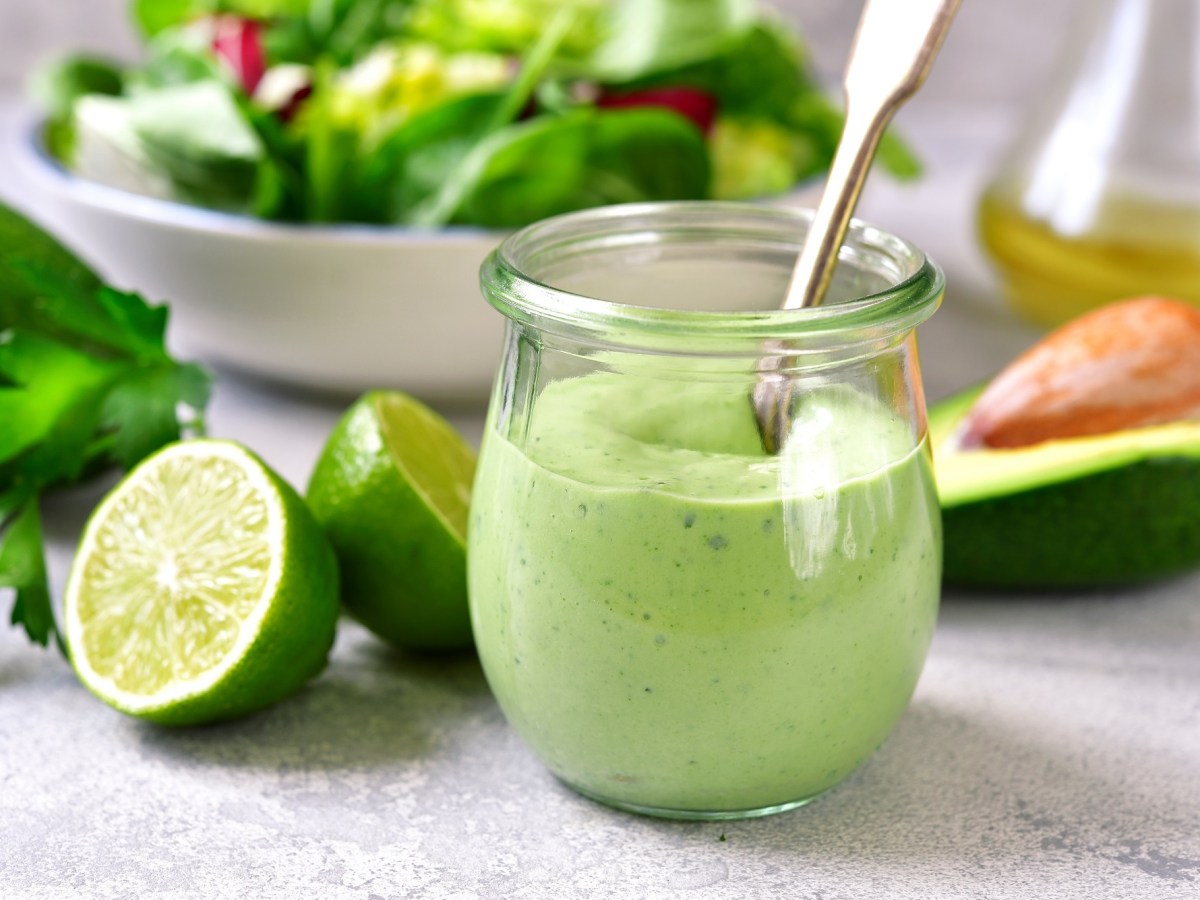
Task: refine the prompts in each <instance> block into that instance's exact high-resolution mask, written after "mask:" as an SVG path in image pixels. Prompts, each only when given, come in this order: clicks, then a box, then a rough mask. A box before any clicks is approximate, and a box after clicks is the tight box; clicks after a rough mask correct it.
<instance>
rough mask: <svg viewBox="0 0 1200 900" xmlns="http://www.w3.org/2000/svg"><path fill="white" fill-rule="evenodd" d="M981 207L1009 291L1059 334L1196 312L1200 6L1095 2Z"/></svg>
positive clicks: (1199, 294)
mask: <svg viewBox="0 0 1200 900" xmlns="http://www.w3.org/2000/svg"><path fill="white" fill-rule="evenodd" d="M1072 33H1073V37H1074V43H1073V45H1071V46H1068V47H1067V48H1064V50H1063V51H1062V53H1061V55H1060V57H1059V60H1058V69H1057V71H1056V73H1055V74H1054V75H1053V76H1052V78H1051V79H1050V81H1049V82H1048V84H1047V87H1046V88H1045V90H1044V91H1043V93H1042V94H1041V97H1040V102H1039V104H1038V105H1037V107H1036V108H1035V109H1033V110H1032V116H1031V117H1030V119H1029V121H1028V122H1027V124H1026V126H1025V127H1024V129H1022V131H1021V133H1020V135H1019V137H1018V139H1017V141H1016V142H1015V144H1014V146H1013V147H1012V148H1011V149H1010V150H1009V152H1008V154H1007V155H1006V156H1005V158H1004V159H1003V161H1002V162H1001V164H1000V166H999V167H998V170H997V172H996V174H995V176H994V178H993V179H992V181H991V183H990V184H989V185H988V187H987V188H986V190H985V191H984V194H983V197H982V199H981V201H980V205H979V222H978V224H979V233H980V238H981V240H982V243H983V246H984V248H985V249H986V251H987V252H988V254H989V255H990V257H991V259H992V261H993V263H994V265H995V269H996V272H997V275H998V276H999V279H1000V283H1001V286H1002V289H1003V290H1004V292H1005V294H1006V295H1007V297H1008V299H1009V300H1010V302H1011V303H1012V305H1013V307H1014V308H1015V309H1016V310H1017V312H1018V313H1020V314H1021V315H1022V316H1024V317H1025V318H1028V319H1030V320H1032V321H1034V322H1037V323H1039V324H1042V325H1046V326H1052V325H1057V324H1059V323H1061V322H1064V321H1066V320H1067V319H1069V318H1072V317H1073V316H1076V315H1079V314H1080V313H1083V312H1086V311H1087V310H1090V309H1093V308H1095V307H1097V306H1100V305H1102V304H1104V303H1107V302H1110V301H1113V300H1120V299H1123V298H1126V297H1132V296H1138V295H1142V294H1161V295H1165V296H1169V297H1176V298H1178V299H1181V300H1186V301H1189V302H1192V303H1196V304H1197V305H1200V0H1095V2H1089V3H1087V4H1084V5H1082V6H1081V20H1080V22H1079V23H1078V24H1077V27H1076V28H1074V29H1072Z"/></svg>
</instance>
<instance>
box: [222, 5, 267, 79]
mask: <svg viewBox="0 0 1200 900" xmlns="http://www.w3.org/2000/svg"><path fill="white" fill-rule="evenodd" d="M214 24H215V34H214V37H213V42H212V49H213V52H214V53H215V54H216V55H217V58H218V59H220V60H222V61H223V62H224V63H225V64H226V65H228V66H229V67H230V68H231V69H232V70H233V73H234V75H235V76H236V77H237V80H238V81H239V82H240V83H241V85H242V88H243V89H244V90H245V92H246V93H247V94H253V93H254V89H255V88H257V87H258V83H259V82H260V81H262V77H263V73H264V72H266V70H267V60H266V54H265V52H264V51H263V44H262V25H261V24H260V23H258V22H255V21H254V20H253V19H243V18H240V17H239V16H218V17H217V18H216V20H215V23H214Z"/></svg>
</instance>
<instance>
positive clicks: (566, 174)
mask: <svg viewBox="0 0 1200 900" xmlns="http://www.w3.org/2000/svg"><path fill="white" fill-rule="evenodd" d="M498 137H502V140H498V141H496V142H495V144H494V145H493V147H492V148H491V153H490V154H489V156H488V158H487V160H486V162H485V164H484V165H483V166H482V167H481V169H480V171H479V172H478V174H477V176H476V177H475V180H474V183H473V184H472V185H471V186H470V190H469V191H467V192H466V196H465V199H464V201H463V203H462V205H461V207H460V208H459V210H458V211H457V212H456V214H455V216H454V218H455V220H456V221H464V222H471V223H473V224H478V225H483V226H484V227H489V228H513V227H517V226H519V225H523V224H524V223H526V222H528V221H530V220H532V219H540V218H545V217H546V216H552V215H557V214H559V213H564V212H570V211H572V210H576V209H585V208H588V207H592V206H603V205H605V204H609V203H630V202H637V201H643V200H671V199H700V198H702V197H704V196H705V195H706V193H707V189H708V181H709V168H708V153H707V150H706V149H705V145H704V138H703V136H702V135H701V134H700V132H699V131H698V130H697V129H696V128H695V126H693V125H692V124H691V123H690V122H688V121H687V120H686V119H684V118H683V117H682V116H679V115H678V114H676V113H673V112H670V111H669V110H664V109H657V108H652V107H646V108H642V109H620V110H594V109H580V110H578V111H576V112H573V113H571V114H568V115H566V116H563V117H561V118H557V119H548V120H535V121H532V122H529V123H526V124H524V125H518V126H514V127H512V128H510V129H508V130H507V131H506V132H504V133H503V134H502V135H500V136H498Z"/></svg>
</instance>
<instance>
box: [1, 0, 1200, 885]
mask: <svg viewBox="0 0 1200 900" xmlns="http://www.w3.org/2000/svg"><path fill="white" fill-rule="evenodd" d="M4 2H7V0H4ZM5 109H7V113H8V115H7V116H2V115H0V138H5V137H7V134H6V133H5V132H7V131H9V130H10V129H11V112H12V107H11V104H10V105H9V106H8V107H7V108H5V107H0V113H3V112H4V111H5ZM927 109H929V108H927ZM1004 121H1005V120H1004V117H1003V116H1000V117H997V116H996V115H993V114H987V115H976V114H973V113H971V112H970V111H969V110H967V109H965V108H962V107H953V108H946V109H942V110H932V111H930V112H926V113H923V114H920V115H914V116H911V117H910V118H909V119H908V122H907V128H908V131H909V133H910V135H911V136H912V137H913V139H914V140H915V141H916V143H917V144H918V146H919V147H920V148H921V150H922V152H923V153H924V155H925V156H926V158H927V159H928V160H929V164H930V169H929V174H928V177H927V178H926V179H925V180H924V181H923V182H921V183H920V184H919V185H917V186H913V187H898V186H895V185H891V184H888V183H887V182H885V181H881V182H876V183H873V184H872V185H871V187H870V188H869V191H868V194H867V196H866V198H865V200H864V207H863V210H862V211H863V213H864V215H865V216H866V217H868V218H871V219H873V220H875V221H878V222H879V223H880V224H882V225H885V226H887V227H891V228H895V229H897V230H900V231H902V232H903V233H905V234H907V235H908V236H910V237H912V238H913V239H914V240H915V241H917V242H918V243H919V244H921V245H922V246H924V247H926V248H927V249H929V250H930V251H931V253H933V254H934V255H935V256H936V257H937V258H938V259H939V260H940V261H941V262H942V263H943V265H944V266H945V267H946V270H947V273H948V276H949V279H950V289H949V292H948V295H947V300H946V304H945V306H944V307H943V309H942V311H941V312H939V313H938V314H937V315H936V316H935V317H934V319H933V320H932V321H931V322H930V323H929V324H928V325H927V326H925V327H924V329H923V331H922V348H923V356H924V365H925V374H926V381H927V385H928V386H929V392H930V395H931V396H940V395H942V394H945V393H947V392H948V391H950V390H952V389H954V388H957V387H960V386H962V385H964V384H967V383H969V382H970V381H972V380H975V379H978V378H980V377H982V376H983V375H985V374H987V373H988V372H989V371H991V370H992V369H994V368H996V367H998V366H999V365H1000V364H1001V363H1002V362H1003V361H1004V360H1005V359H1006V358H1007V357H1008V356H1010V355H1011V354H1012V353H1013V352H1015V351H1016V350H1017V349H1019V348H1020V347H1021V346H1023V345H1024V344H1025V343H1026V342H1027V341H1028V340H1029V339H1030V337H1031V333H1030V332H1029V331H1028V330H1026V329H1024V328H1022V327H1021V326H1019V325H1017V324H1015V323H1014V322H1013V321H1012V320H1011V318H1010V317H1009V316H1008V315H1007V314H1006V313H1005V312H1004V311H1003V310H1002V309H1001V308H1000V306H999V304H998V303H997V301H996V300H995V298H994V296H993V292H992V288H991V285H990V281H989V278H988V275H987V272H986V270H985V269H984V267H983V265H982V261H981V260H980V258H979V255H978V251H977V250H976V249H975V246H974V243H973V238H972V233H971V228H970V225H969V218H970V213H971V207H972V204H973V201H974V197H975V196H976V195H977V191H978V186H979V177H980V173H981V172H982V171H983V170H984V168H985V167H986V165H987V161H988V159H989V157H990V156H991V155H993V154H994V153H995V150H996V148H997V146H998V142H999V139H1000V138H1001V136H1002V133H1003V130H1004ZM6 122H7V124H6ZM10 172H11V169H10V168H9V167H8V166H7V164H6V162H5V161H4V160H3V159H0V173H4V175H5V177H4V178H0V193H5V194H9V195H19V196H23V197H24V199H25V201H26V202H28V201H29V200H30V198H29V197H28V196H27V195H22V187H23V186H22V185H20V184H19V183H17V182H15V181H13V180H12V179H11V178H10V177H8V173H10ZM338 408H339V404H336V403H323V402H318V401H314V400H308V399H303V398H298V397H295V396H290V395H284V394H277V393H272V392H270V391H268V390H265V389H262V388H259V387H256V386H253V385H248V384H245V383H241V382H239V381H237V380H236V379H234V378H232V377H223V378H222V379H221V381H220V385H219V389H218V392H217V395H216V399H215V402H214V408H213V411H212V416H211V420H212V426H213V430H214V432H215V433H217V434H220V435H224V436H231V437H237V438H239V439H241V440H244V441H246V442H247V443H248V444H249V445H250V446H252V447H254V448H255V449H257V450H259V451H260V452H261V453H262V454H263V455H264V456H265V457H266V458H267V459H268V460H269V461H270V462H272V463H273V464H274V465H275V466H276V467H278V468H279V469H280V471H281V472H282V473H283V474H284V475H285V476H286V477H288V478H291V479H292V480H294V481H297V482H303V481H304V479H305V477H306V475H307V472H308V469H309V467H310V466H311V464H312V461H313V459H314V458H315V455H316V452H317V449H318V447H319V446H320V443H321V441H322V439H323V437H324V434H325V433H326V431H327V429H328V427H329V426H330V424H331V423H332V421H333V420H334V418H335V416H336V414H337V411H338ZM457 420H458V421H459V423H460V424H462V425H463V426H464V427H465V428H466V429H467V430H468V431H470V432H472V433H473V434H476V435H477V434H478V429H479V418H478V412H477V411H469V410H468V411H460V412H459V413H458V414H457ZM100 489H101V488H100V486H92V487H88V488H85V489H81V490H78V491H75V492H72V493H69V494H65V495H62V496H60V497H59V498H57V499H55V500H54V501H53V502H52V503H50V504H48V505H47V509H46V520H47V526H48V529H49V530H50V532H51V534H52V542H51V548H50V549H51V563H52V569H53V571H54V574H55V578H56V580H58V581H59V582H60V583H61V579H62V576H63V573H64V571H65V568H66V565H67V563H68V560H69V557H70V551H71V547H72V546H73V543H74V540H75V538H76V536H77V534H78V530H79V527H80V525H81V523H82V520H83V516H84V515H85V512H86V510H87V509H88V508H90V506H91V505H92V504H93V503H94V502H95V501H96V500H97V499H98V497H99V492H100ZM722 836H724V838H725V839H724V840H722ZM71 895H82V896H89V897H92V896H95V897H142V896H150V895H155V896H163V897H196V896H204V897H241V896H255V897H259V896H262V897H297V896H330V897H364V898H365V897H430V898H455V900H466V898H494V897H520V898H569V897H598V898H605V897H652V898H690V897H703V898H748V897H789V898H802V900H873V898H880V900H882V898H888V900H906V898H921V900H931V898H964V900H975V898H978V900H985V898H986V900H1008V898H1013V900H1016V898H1021V900H1025V898H1044V900H1058V898H1101V897H1103V898H1122V900H1174V898H1197V897H1200V577H1192V578H1187V579H1184V580H1180V581H1175V582H1171V583H1168V584H1164V585H1160V586H1156V587H1152V588H1148V589H1145V590H1140V591H1128V592H1119V593H1112V594H1094V595H1085V596H1073V597H1061V596H1059V597H1053V596H1046V597H1030V598H1025V599H1017V598H1013V597H994V598H978V597H976V598H969V597H962V596H950V597H948V598H946V602H945V604H944V606H943V612H942V617H941V621H940V624H939V628H938V632H937V635H936V637H935V640H934V645H933V650H932V654H931V656H930V660H929V664H928V666H927V668H926V672H925V675H924V677H923V679H922V681H921V684H920V687H919V688H918V691H917V696H916V698H915V700H914V702H913V704H912V707H911V709H910V710H909V712H908V714H907V715H906V716H905V718H904V719H903V721H902V722H901V724H900V726H899V727H898V729H897V730H896V732H895V733H894V734H893V736H892V737H891V738H890V739H889V741H888V742H887V743H886V744H885V745H884V747H883V748H882V750H881V751H880V752H879V753H878V754H877V755H876V756H875V757H874V758H873V759H871V760H870V761H869V762H868V763H867V764H866V765H865V766H864V767H863V769H862V770H861V771H860V772H859V773H858V774H856V775H855V776H854V777H852V778H851V779H850V780H849V781H848V782H846V783H845V784H844V785H842V786H841V787H840V788H838V789H837V790H836V791H834V792H833V793H831V794H830V795H828V796H826V797H825V798H823V799H821V800H819V801H817V802H816V803H814V804H813V805H811V806H809V807H807V808H805V809H802V810H798V811H796V812H792V813H788V814H785V815H782V816H777V817H773V818H770V819H763V820H759V821H751V822H741V823H726V824H704V825H694V824H678V823H667V822H656V821H652V820H648V819H643V818H638V817H633V816H629V815H626V814H622V813H618V812H614V811H610V810H607V809H605V808H602V807H599V806H597V805H595V804H593V803H590V802H589V801H586V800H583V799H581V798H578V797H576V796H574V795H573V794H571V793H570V792H569V791H567V790H566V789H564V788H562V787H560V786H559V785H558V784H557V783H555V782H554V781H553V779H551V778H550V777H549V776H548V775H547V774H546V773H545V772H544V771H543V770H542V768H541V767H540V766H539V764H538V763H537V762H536V760H534V759H533V758H532V757H531V756H530V754H529V753H528V752H527V751H526V750H525V749H524V748H523V746H522V745H521V743H520V742H519V740H518V739H517V738H516V737H515V735H514V734H513V733H512V732H511V731H510V730H509V729H508V728H507V727H506V726H505V725H504V723H503V721H502V719H501V717H500V714H499V712H498V711H497V709H496V707H495V705H494V703H493V701H492V700H491V698H490V695H489V693H488V690H487V687H486V685H485V683H484V681H483V679H482V676H481V674H480V671H479V668H478V665H477V663H476V662H475V661H474V659H473V658H472V657H469V656H468V657H462V658H457V659H450V660H436V661H434V660H422V659H416V658H411V657H405V656H401V655H398V654H394V653H389V652H387V651H385V650H383V649H382V648H381V647H380V646H379V645H377V644H376V643H375V642H374V641H372V640H371V639H370V638H369V637H368V636H367V635H365V634H364V633H363V632H362V631H361V630H359V629H358V628H357V627H355V626H352V625H347V626H346V627H344V628H343V629H342V630H341V633H340V637H339V640H338V644H337V647H336V650H335V652H334V655H333V659H332V662H331V665H330V667H329V669H328V670H327V671H326V672H325V673H324V674H323V675H322V676H320V677H319V678H318V679H317V680H316V681H314V682H313V684H312V685H311V686H310V687H309V688H308V689H306V690H305V691H304V692H302V693H301V694H300V695H298V696H297V697H295V698H293V699H292V700H290V701H287V702H285V703H282V704H280V705H279V706H277V707H275V708H274V709H271V710H269V711H267V712H265V713H263V714H260V715H258V716H256V717H253V718H251V719H247V720H245V721H243V722H239V723H234V724H229V725H223V726H219V727H214V728H205V729H197V730H192V731H184V732H171V731H163V730H160V729H156V728H151V727H148V726H144V725H141V724H139V723H136V722H133V721H130V720H128V719H125V718H123V717H121V716H120V715H118V714H117V713H114V712H111V711H110V710H108V709H107V708H105V707H104V706H103V705H101V704H100V703H98V702H97V701H95V700H94V699H92V698H91V697H90V696H88V695H87V694H86V693H85V692H84V690H83V689H82V688H81V687H80V686H79V685H78V683H77V682H76V681H75V679H74V677H73V676H72V675H71V673H70V671H69V670H68V669H67V668H66V666H65V665H64V664H63V663H62V661H61V660H59V659H58V658H57V656H55V655H54V654H53V653H49V652H42V651H38V650H35V649H31V648H29V647H27V646H26V645H25V643H24V640H23V638H22V637H21V636H20V635H19V634H18V633H16V632H15V631H12V630H0V897H5V898H7V897H19V898H24V897H35V898H36V897H62V896H71Z"/></svg>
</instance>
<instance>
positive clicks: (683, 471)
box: [468, 203, 942, 818]
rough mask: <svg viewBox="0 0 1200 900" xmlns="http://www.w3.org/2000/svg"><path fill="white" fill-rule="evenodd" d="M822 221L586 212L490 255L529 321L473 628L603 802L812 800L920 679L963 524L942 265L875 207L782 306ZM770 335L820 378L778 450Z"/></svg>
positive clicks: (768, 808) (511, 369)
mask: <svg viewBox="0 0 1200 900" xmlns="http://www.w3.org/2000/svg"><path fill="white" fill-rule="evenodd" d="M807 216H808V214H807V213H805V212H801V211H796V210H782V209H771V208H767V207H761V206H749V205H739V204H717V203H712V204H707V203H698V204H687V203H682V204H680V203H676V204H650V205H632V206H620V207H610V208H607V209H598V210H590V211H586V212H581V213H575V214H571V215H567V216H562V217H558V218H555V219H550V220H547V221H545V222H542V223H540V224H536V225H533V226H530V227H529V228H527V229H525V230H523V231H521V232H518V233H517V234H515V235H513V236H511V237H510V238H508V239H507V240H506V241H505V242H504V243H503V244H502V245H501V246H500V248H499V249H498V250H497V251H496V252H495V253H493V254H492V256H491V257H490V258H489V260H488V261H487V262H486V263H485V265H484V268H483V271H482V282H483V291H484V294H485V296H486V297H487V299H488V301H489V302H490V303H491V304H492V305H493V306H494V307H496V308H497V309H498V310H500V311H501V312H502V313H503V314H504V315H505V316H506V317H507V319H508V322H507V337H506V346H505V351H504V356H503V360H502V363H501V368H500V372H499V375H498V376H497V380H496V385H495V391H494V394H493V396H492V401H491V406H490V411H489V415H488V423H487V426H486V430H485V434H484V440H483V447H482V449H481V452H480V459H479V469H478V474H477V478H476V483H475V489H474V493H473V495H472V513H471V516H472V518H471V523H470V529H469V552H468V560H469V585H470V597H471V616H472V625H473V628H474V632H475V639H476V645H477V647H478V649H479V653H480V658H481V660H482V662H483V666H484V671H485V672H486V674H487V678H488V681H489V683H490V685H491V687H492V690H493V692H494V693H495V695H496V697H497V699H498V700H499V703H500V705H501V707H502V709H503V710H504V713H505V715H506V716H507V717H508V719H509V721H510V722H511V723H512V724H513V726H514V727H515V728H516V730H517V731H518V732H519V733H520V734H521V735H522V737H523V738H524V739H525V741H526V742H527V743H528V745H529V746H530V747H531V748H532V749H533V750H534V752H535V753H536V754H537V755H538V756H539V757H540V758H541V759H542V760H543V762H545V763H546V765H547V766H548V767H549V768H550V769H551V770H552V771H553V772H554V773H555V774H556V775H558V776H559V777H560V778H561V779H562V780H564V781H565V782H566V783H568V784H569V785H571V786H572V787H574V788H576V789H577V790H579V791H580V792H582V793H584V794H586V795H588V796H591V797H593V798H596V799H599V800H601V801H603V802H606V803H609V804H612V805H615V806H619V807H623V808H626V809H631V810H636V811H639V812H643V813H650V814H654V815H662V816H672V817H682V818H732V817H739V816H750V815H762V814H765V813H770V812H777V811H780V810H783V809H789V808H791V807H794V806H797V805H799V804H802V803H805V802H807V801H808V800H810V799H812V798H813V797H815V796H817V795H818V794H820V793H822V792H823V791H825V790H827V789H828V788H830V787H832V786H833V785H834V784H836V783H838V782H839V781H841V780H842V779H844V778H845V777H846V776H848V775H849V774H850V773H851V772H852V771H854V769H855V768H856V767H857V766H858V765H859V764H860V763H861V762H862V761H863V760H864V759H865V758H866V757H867V756H868V755H870V754H871V753H872V752H873V751H874V750H875V748H876V747H878V746H879V744H880V743H881V742H882V741H883V739H884V738H885V736H886V735H887V734H888V732H889V731H890V730H891V728H892V727H893V725H894V724H895V722H896V721H897V720H898V719H899V717H900V715H901V713H902V712H903V710H904V708H905V706H906V704H907V703H908V700H909V698H910V696H911V694H912V691H913V688H914V686H915V684H916V681H917V677H918V675H919V673H920V671H921V667H922V665H923V661H924V659H925V654H926V651H927V648H928V645H929V640H930V636H931V634H932V630H933V625H934V619H935V616H936V609H937V604H938V596H939V580H940V566H941V524H940V514H939V510H938V504H937V499H936V496H935V492H934V487H933V480H932V474H931V469H930V464H929V452H928V442H927V438H926V422H925V407H924V400H923V395H922V388H921V381H920V374H919V369H918V367H917V359H916V345H915V339H914V335H913V329H914V327H915V326H916V325H917V324H918V323H920V322H921V321H923V320H924V319H925V318H926V317H928V316H929V315H930V314H931V313H932V312H933V311H934V309H935V308H936V307H937V305H938V303H939V302H940V299H941V295H942V278H941V274H940V272H939V271H938V270H937V268H936V267H935V266H934V265H933V264H932V263H931V262H930V261H929V260H928V259H927V258H926V257H925V256H924V254H922V253H921V252H920V251H919V250H918V249H917V248H915V247H913V246H912V245H911V244H908V243H907V242H905V241H903V240H901V239H899V238H896V237H894V236H892V235H890V234H887V233H885V232H883V231H880V230H878V229H876V228H872V227H870V226H867V225H863V224H855V225H854V226H853V227H852V230H851V232H850V235H849V237H848V239H847V244H846V246H845V247H844V248H843V256H842V260H841V264H840V265H839V267H838V273H837V278H836V279H835V283H834V287H833V295H832V302H830V303H827V304H826V305H825V306H822V307H820V308H817V309H808V310H791V311H781V310H778V309H774V308H773V307H776V306H777V304H778V303H779V301H780V298H781V297H782V296H783V293H784V287H785V285H786V282H787V279H788V276H789V275H790V272H791V268H792V265H793V263H794V261H795V257H796V254H797V252H798V251H799V247H800V242H801V240H802V237H803V234H804V230H805V227H806V224H807V222H808V221H809V219H808V218H807ZM747 307H748V308H749V311H747ZM738 310H740V311H738ZM756 310H757V311H756ZM767 346H769V347H771V348H772V353H776V354H778V355H780V356H782V357H784V358H785V360H786V361H785V362H784V364H783V368H782V374H783V377H785V378H787V379H788V380H789V381H790V382H791V385H792V387H794V391H793V392H792V397H793V403H792V407H791V409H790V417H791V423H792V425H791V428H790V431H789V434H788V437H787V439H786V441H785V442H784V445H783V448H782V450H781V452H780V453H779V454H778V455H776V456H769V455H767V454H766V453H765V452H764V451H763V449H762V444H761V441H760V439H759V435H758V431H757V427H756V423H755V418H754V413H753V409H752V405H751V402H750V395H751V391H752V389H753V388H754V386H755V384H756V380H757V377H758V376H757V371H758V368H759V365H760V363H761V360H762V356H763V353H764V347H767Z"/></svg>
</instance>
